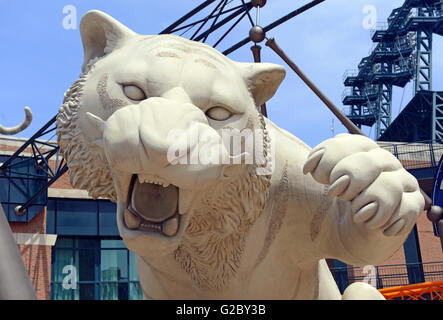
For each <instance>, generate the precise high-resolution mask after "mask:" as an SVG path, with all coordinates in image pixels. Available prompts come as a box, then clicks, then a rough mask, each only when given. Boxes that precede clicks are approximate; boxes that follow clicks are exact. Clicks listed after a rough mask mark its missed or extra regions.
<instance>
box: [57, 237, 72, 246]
mask: <svg viewBox="0 0 443 320" xmlns="http://www.w3.org/2000/svg"><path fill="white" fill-rule="evenodd" d="M73 245H74V241H73V239H72V238H63V237H57V240H56V242H55V247H56V248H72V246H73Z"/></svg>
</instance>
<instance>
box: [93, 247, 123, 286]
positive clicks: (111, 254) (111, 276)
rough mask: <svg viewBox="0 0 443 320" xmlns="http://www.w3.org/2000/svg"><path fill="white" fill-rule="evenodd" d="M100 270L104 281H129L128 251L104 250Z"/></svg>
mask: <svg viewBox="0 0 443 320" xmlns="http://www.w3.org/2000/svg"><path fill="white" fill-rule="evenodd" d="M100 269H101V280H102V281H118V280H128V251H127V250H102V251H101V263H100Z"/></svg>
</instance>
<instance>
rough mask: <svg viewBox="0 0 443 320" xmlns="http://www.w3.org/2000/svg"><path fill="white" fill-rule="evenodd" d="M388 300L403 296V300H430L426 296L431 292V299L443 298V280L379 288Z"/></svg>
mask: <svg viewBox="0 0 443 320" xmlns="http://www.w3.org/2000/svg"><path fill="white" fill-rule="evenodd" d="M378 291H380V293H381V294H382V295H383V296H384V297H385V298H386V300H393V299H394V298H401V300H428V299H429V298H426V297H424V295H425V294H429V296H430V299H431V300H443V281H436V282H423V283H418V284H411V285H407V286H399V287H392V288H386V289H379V290H378Z"/></svg>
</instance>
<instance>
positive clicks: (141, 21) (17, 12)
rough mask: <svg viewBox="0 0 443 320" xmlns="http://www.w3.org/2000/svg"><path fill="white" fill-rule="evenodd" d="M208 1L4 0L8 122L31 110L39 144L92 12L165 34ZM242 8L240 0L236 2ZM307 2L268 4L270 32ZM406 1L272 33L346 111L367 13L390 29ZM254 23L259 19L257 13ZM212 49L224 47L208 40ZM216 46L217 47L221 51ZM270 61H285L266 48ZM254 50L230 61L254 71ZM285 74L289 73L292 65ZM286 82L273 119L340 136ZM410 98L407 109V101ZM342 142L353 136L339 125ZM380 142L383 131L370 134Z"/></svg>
mask: <svg viewBox="0 0 443 320" xmlns="http://www.w3.org/2000/svg"><path fill="white" fill-rule="evenodd" d="M201 2H202V0H186V1H183V0H182V1H180V0H170V1H152V0H151V1H149V0H128V1H117V0H89V1H86V0H66V1H65V0H63V1H61V0H57V1H56V0H44V1H43V0H42V1H31V0H17V1H6V0H0V42H1V43H2V46H1V59H0V70H2V75H3V76H2V77H0V99H1V103H0V123H1V124H2V125H5V126H15V125H17V124H18V123H20V122H21V121H23V118H24V112H23V108H24V106H29V107H31V109H32V110H33V113H34V121H33V123H32V124H31V126H30V127H29V128H28V129H26V130H25V131H23V132H22V133H20V134H19V136H21V137H30V136H31V135H32V134H33V133H34V132H35V131H37V130H38V129H39V128H40V127H42V126H43V125H44V124H45V123H46V122H47V121H49V120H50V119H51V118H52V117H53V116H54V115H55V114H56V113H57V110H58V108H59V106H60V104H61V102H62V99H63V94H64V92H65V91H66V89H67V88H69V87H70V85H71V83H72V82H74V81H75V80H76V79H77V78H78V75H79V74H80V68H81V64H82V62H83V48H82V44H81V40H80V35H79V29H78V24H79V23H80V19H81V16H82V15H83V14H84V13H86V12H87V11H88V10H92V9H99V10H102V11H104V12H106V13H108V14H110V15H111V16H113V17H114V18H116V19H117V20H119V21H121V22H122V23H123V24H125V25H127V26H128V27H129V28H131V29H133V30H134V31H136V32H137V33H141V34H157V33H158V32H160V31H161V30H162V29H163V28H165V27H166V26H168V25H169V24H171V23H172V22H174V21H175V20H177V19H178V18H179V17H181V16H182V15H183V14H185V13H186V12H188V11H189V10H191V9H193V8H194V7H196V6H197V5H199V4H200V3H201ZM236 2H238V3H240V0H234V2H233V4H234V3H236ZM307 2H308V0H304V1H299V0H269V1H268V3H267V5H266V6H265V7H264V8H262V10H261V19H260V20H261V25H262V26H265V25H267V24H269V23H271V22H273V21H274V20H275V19H277V18H280V17H282V16H284V15H286V14H287V13H288V12H290V11H292V10H294V9H296V8H298V7H300V6H301V5H303V4H305V3H307ZM402 3H403V0H390V1H386V0H352V1H350V0H327V1H325V2H324V3H322V4H320V5H318V6H317V7H315V8H313V9H311V10H309V11H308V12H306V13H304V14H302V15H300V16H298V17H296V18H294V19H292V20H290V21H288V22H286V23H285V24H283V25H281V26H280V27H278V28H277V29H274V30H272V31H270V32H269V33H268V35H267V36H268V37H270V36H273V37H275V38H276V40H277V42H278V43H279V45H280V47H282V48H283V50H285V52H286V53H287V54H288V55H289V56H290V57H291V59H293V60H294V61H295V63H296V64H297V65H298V66H299V67H300V68H301V69H302V70H303V71H304V72H305V73H306V74H307V75H308V76H309V77H310V78H311V79H312V80H313V81H314V82H315V83H316V84H317V86H318V87H319V88H321V89H322V90H323V91H324V93H325V94H326V95H327V96H328V97H329V98H330V99H331V100H332V101H333V102H334V103H335V104H336V105H337V106H339V107H340V108H342V107H343V105H342V103H341V95H342V92H343V90H344V87H343V83H342V76H343V73H344V72H345V71H346V70H347V69H355V68H356V67H357V64H358V63H359V61H360V60H361V58H362V57H364V56H366V55H368V53H369V50H370V48H371V47H372V45H373V43H372V42H371V40H370V30H368V29H367V28H364V26H363V22H364V20H365V18H366V17H367V16H368V13H366V14H365V13H364V8H365V6H367V5H371V6H374V7H375V8H376V10H377V11H376V12H377V20H378V21H380V22H383V21H386V18H387V17H388V16H389V14H390V13H391V11H392V9H394V8H396V7H399V6H401V5H402ZM67 5H72V6H74V7H75V8H76V13H77V21H76V26H77V28H76V29H65V28H64V27H63V19H64V18H65V17H66V15H67V14H66V13H63V8H64V7H65V6H67ZM252 16H253V17H254V18H255V10H253V11H252ZM249 28H250V24H249V21H248V20H247V19H244V21H242V23H240V24H239V26H238V28H236V29H235V30H234V31H233V32H232V33H231V34H230V35H229V36H228V38H227V39H226V40H225V41H223V42H222V43H221V45H220V48H219V49H221V50H223V49H226V48H228V47H230V45H232V44H234V43H236V42H237V41H239V40H241V39H243V38H245V37H246V36H247V35H248V31H249ZM442 39H443V38H441V37H439V36H435V35H434V90H443V72H442V71H443V59H441V58H439V56H442V55H441V52H442V51H443V41H442ZM208 40H209V41H208V42H209V43H211V40H212V41H215V40H216V39H214V38H211V37H210V38H209V39H208ZM212 43H213V42H212ZM262 46H263V47H264V48H263V49H262V61H264V62H273V63H278V64H282V65H284V66H285V64H284V62H282V61H281V60H280V58H279V57H277V56H276V55H275V53H273V52H272V51H271V50H270V49H269V48H267V47H265V46H264V44H263V45H262ZM249 47H250V45H246V46H244V47H243V48H241V49H239V50H238V51H236V52H235V53H233V54H230V55H229V57H230V58H231V59H234V60H237V61H244V62H251V61H253V60H252V54H251V51H250V49H249ZM285 67H286V66H285ZM287 70H288V71H287V77H286V79H285V81H284V82H283V84H282V85H281V87H280V89H279V90H278V92H277V94H276V96H275V97H274V98H273V99H272V100H271V101H269V103H268V115H269V118H270V119H271V120H272V121H274V122H275V123H276V124H277V125H279V126H280V127H282V128H284V129H286V130H288V131H290V132H291V133H293V134H294V135H296V136H297V137H299V138H300V139H302V140H304V141H305V142H306V143H307V144H309V145H310V146H312V147H313V146H315V145H317V144H318V143H320V142H321V141H323V140H324V139H327V138H329V137H331V136H332V133H331V130H330V127H331V123H332V119H333V118H334V116H333V115H332V114H331V112H330V111H329V110H327V108H326V107H325V106H324V105H323V104H322V102H321V101H320V100H319V99H318V98H317V97H316V96H315V95H314V94H313V93H312V92H311V91H310V90H309V89H308V88H307V87H306V86H305V84H304V83H303V82H301V81H300V80H299V79H298V78H297V76H296V75H295V74H293V72H292V71H291V70H289V69H288V68H287ZM403 95H404V97H403V103H402V104H401V101H402V96H403ZM411 97H412V86H411V85H408V86H407V87H406V88H405V89H401V88H395V89H394V102H393V111H394V114H397V113H398V111H399V110H400V109H401V108H402V107H403V106H404V105H406V103H407V102H408V101H409V100H410V99H411ZM334 125H335V134H338V133H341V132H346V129H345V128H344V127H343V126H341V125H340V124H339V122H338V120H337V119H335V120H334ZM364 131H365V132H366V133H367V134H371V135H372V136H373V133H374V130H373V129H372V130H370V129H369V128H365V130H364Z"/></svg>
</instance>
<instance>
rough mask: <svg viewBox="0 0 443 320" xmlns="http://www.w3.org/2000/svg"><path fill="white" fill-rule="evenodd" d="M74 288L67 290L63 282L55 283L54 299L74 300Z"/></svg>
mask: <svg viewBox="0 0 443 320" xmlns="http://www.w3.org/2000/svg"><path fill="white" fill-rule="evenodd" d="M73 293H74V292H73V290H66V289H65V288H64V287H63V284H59V283H55V284H54V287H53V293H52V299H54V300H72V299H73V298H74V297H75V294H73Z"/></svg>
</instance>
